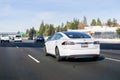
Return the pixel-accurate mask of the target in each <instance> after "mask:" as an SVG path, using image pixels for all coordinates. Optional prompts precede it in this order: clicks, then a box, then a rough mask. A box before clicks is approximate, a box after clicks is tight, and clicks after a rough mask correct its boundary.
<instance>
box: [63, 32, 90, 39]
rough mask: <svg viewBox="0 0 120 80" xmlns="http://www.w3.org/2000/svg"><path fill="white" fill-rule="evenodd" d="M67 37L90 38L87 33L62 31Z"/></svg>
mask: <svg viewBox="0 0 120 80" xmlns="http://www.w3.org/2000/svg"><path fill="white" fill-rule="evenodd" d="M64 34H65V35H67V36H68V37H69V38H91V37H90V36H89V35H88V34H85V33H80V32H64Z"/></svg>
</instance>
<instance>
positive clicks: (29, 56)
mask: <svg viewBox="0 0 120 80" xmlns="http://www.w3.org/2000/svg"><path fill="white" fill-rule="evenodd" d="M28 56H29V57H30V58H31V59H32V60H34V61H35V62H36V63H40V61H38V60H37V59H35V58H34V57H32V56H31V55H28Z"/></svg>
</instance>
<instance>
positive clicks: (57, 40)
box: [45, 31, 100, 61]
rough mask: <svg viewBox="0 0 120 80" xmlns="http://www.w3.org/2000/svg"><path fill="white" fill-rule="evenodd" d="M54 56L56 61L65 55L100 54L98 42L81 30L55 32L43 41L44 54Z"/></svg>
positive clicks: (96, 55)
mask: <svg viewBox="0 0 120 80" xmlns="http://www.w3.org/2000/svg"><path fill="white" fill-rule="evenodd" d="M48 54H51V55H54V56H56V59H57V60H58V61H60V60H62V59H63V58H66V57H68V58H69V57H71V58H87V57H88V58H93V59H97V58H98V57H99V55H100V44H99V42H98V41H94V39H93V38H91V36H89V35H88V34H85V33H81V32H69V31H68V32H67V31H66V32H57V33H56V34H54V35H53V36H52V37H51V38H50V40H48V41H47V42H46V43H45V55H46V56H47V55H48Z"/></svg>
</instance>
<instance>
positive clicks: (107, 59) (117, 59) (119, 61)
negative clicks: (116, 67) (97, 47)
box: [105, 57, 120, 62]
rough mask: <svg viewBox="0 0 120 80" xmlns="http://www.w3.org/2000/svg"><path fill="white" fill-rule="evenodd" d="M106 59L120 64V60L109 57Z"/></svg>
mask: <svg viewBox="0 0 120 80" xmlns="http://www.w3.org/2000/svg"><path fill="white" fill-rule="evenodd" d="M105 59H107V60H111V61H116V62H120V60H119V59H113V58H108V57H106V58H105Z"/></svg>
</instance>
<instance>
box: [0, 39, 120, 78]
mask: <svg viewBox="0 0 120 80" xmlns="http://www.w3.org/2000/svg"><path fill="white" fill-rule="evenodd" d="M103 45H104V47H101V48H102V50H101V57H100V58H99V59H98V60H97V61H93V60H91V59H69V60H64V61H62V62H57V61H56V60H55V58H54V57H52V56H48V57H46V56H45V55H44V51H43V44H39V43H33V42H32V41H25V42H22V43H19V42H17V43H14V42H10V43H2V44H1V43H0V80H91V79H92V80H120V69H119V68H120V62H119V61H115V60H110V59H107V58H112V59H117V60H120V53H119V52H120V50H119V49H118V50H116V49H112V50H111V49H108V48H107V49H105V48H106V47H107V46H106V44H102V46H103ZM105 46H106V47H105ZM106 57H107V58H106Z"/></svg>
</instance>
